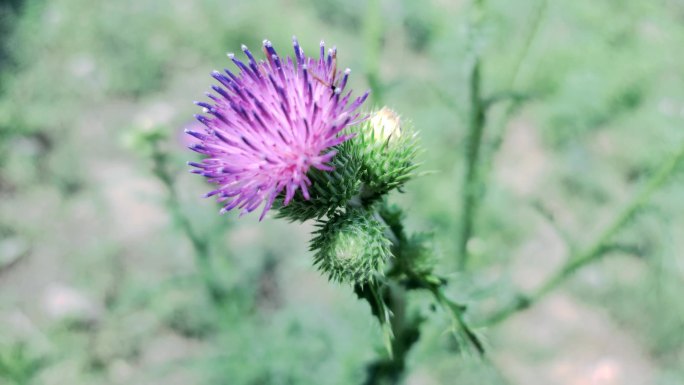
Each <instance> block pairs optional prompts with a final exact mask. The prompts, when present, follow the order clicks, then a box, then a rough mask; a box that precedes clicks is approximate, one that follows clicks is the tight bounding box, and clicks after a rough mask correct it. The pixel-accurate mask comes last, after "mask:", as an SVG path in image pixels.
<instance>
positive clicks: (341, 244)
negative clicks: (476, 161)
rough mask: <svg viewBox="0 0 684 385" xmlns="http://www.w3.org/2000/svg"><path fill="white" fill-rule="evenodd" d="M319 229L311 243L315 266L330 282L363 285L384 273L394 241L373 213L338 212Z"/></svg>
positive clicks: (363, 211) (362, 211) (359, 211)
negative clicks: (390, 239) (385, 233)
mask: <svg viewBox="0 0 684 385" xmlns="http://www.w3.org/2000/svg"><path fill="white" fill-rule="evenodd" d="M319 226H320V228H319V229H318V230H316V232H315V233H314V234H315V237H314V238H313V239H312V240H311V250H312V251H315V252H316V253H315V255H314V265H316V267H318V269H319V270H321V271H323V272H325V273H326V274H327V275H328V278H330V280H332V281H336V282H340V283H342V282H345V283H352V284H361V285H363V284H366V283H369V282H372V281H373V280H375V278H376V277H377V276H379V275H382V274H384V272H383V270H384V266H385V262H386V261H387V260H388V259H389V258H390V256H391V252H390V243H391V242H390V241H389V240H388V239H387V238H386V237H385V235H384V231H385V226H384V225H383V224H381V223H380V222H378V220H376V219H375V218H373V216H372V214H371V213H370V212H368V211H365V210H350V211H349V212H347V213H337V214H336V215H334V216H333V217H332V218H330V220H329V221H327V222H326V223H319Z"/></svg>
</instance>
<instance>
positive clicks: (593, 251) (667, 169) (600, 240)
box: [484, 146, 684, 326]
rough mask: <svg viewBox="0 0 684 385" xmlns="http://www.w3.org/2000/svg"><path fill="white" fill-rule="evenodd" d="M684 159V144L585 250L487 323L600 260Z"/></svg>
mask: <svg viewBox="0 0 684 385" xmlns="http://www.w3.org/2000/svg"><path fill="white" fill-rule="evenodd" d="M682 161H684V146H682V147H681V148H680V149H679V151H678V152H676V153H675V154H673V155H672V156H671V157H670V158H668V159H667V160H666V161H665V162H663V164H662V165H661V166H660V168H659V169H658V170H657V172H656V173H655V175H653V177H652V178H651V179H650V180H649V181H648V183H646V185H645V186H644V188H643V190H641V192H640V193H639V194H637V195H635V196H634V197H633V198H632V199H631V200H630V201H629V202H628V203H627V204H626V205H625V206H624V207H623V208H622V210H621V211H620V212H619V214H618V215H617V216H616V217H615V219H614V220H613V221H612V222H611V223H610V225H609V226H608V227H606V228H605V229H604V230H603V231H602V232H601V233H600V235H599V236H598V237H597V238H596V239H595V240H594V241H593V242H592V243H591V245H590V246H589V247H588V248H587V249H585V250H584V251H582V252H579V253H577V254H575V255H573V256H571V257H570V258H569V259H568V261H567V262H566V263H565V264H564V265H563V266H562V267H561V268H560V269H558V270H557V271H556V272H555V273H554V274H553V275H552V276H551V277H549V278H548V279H547V280H546V281H545V282H544V283H543V284H542V285H541V286H540V287H539V288H538V289H536V290H535V291H533V292H532V293H530V294H527V295H519V296H518V297H517V298H516V299H515V300H514V301H513V302H512V303H511V304H510V305H509V306H507V307H505V308H503V309H501V310H500V311H498V312H496V313H494V314H493V315H492V316H490V317H489V318H488V319H487V320H486V321H485V322H484V324H485V325H488V326H489V325H494V324H497V323H499V322H501V321H503V320H505V319H507V318H508V317H510V316H511V315H513V314H515V313H517V312H519V311H521V310H524V309H527V308H528V307H530V306H532V305H534V304H535V303H537V302H539V301H540V300H541V299H542V298H544V297H545V296H546V295H547V294H548V293H550V292H551V291H553V290H554V289H555V288H557V287H558V286H560V285H561V284H562V283H563V282H565V281H566V280H567V279H568V278H570V277H571V276H572V275H573V274H574V273H575V272H576V271H577V270H578V269H580V268H581V267H583V266H586V265H588V264H590V263H592V262H594V261H596V260H598V259H600V258H601V257H602V256H603V255H604V254H605V253H606V251H608V250H610V247H611V242H612V239H613V237H614V236H615V235H616V234H617V233H618V232H619V231H620V230H621V229H622V228H623V227H624V226H625V225H626V224H627V223H629V222H630V221H631V220H632V218H633V217H634V216H635V215H636V214H637V212H638V211H639V210H640V209H641V208H642V207H643V206H644V205H646V204H647V203H648V202H649V200H650V198H651V196H652V195H653V193H655V192H656V191H657V190H658V189H659V188H661V187H662V186H663V184H665V182H666V181H667V180H668V179H669V178H670V176H672V174H673V173H674V172H675V171H676V170H677V167H678V165H679V164H680V163H682Z"/></svg>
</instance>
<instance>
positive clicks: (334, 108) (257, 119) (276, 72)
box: [186, 38, 368, 220]
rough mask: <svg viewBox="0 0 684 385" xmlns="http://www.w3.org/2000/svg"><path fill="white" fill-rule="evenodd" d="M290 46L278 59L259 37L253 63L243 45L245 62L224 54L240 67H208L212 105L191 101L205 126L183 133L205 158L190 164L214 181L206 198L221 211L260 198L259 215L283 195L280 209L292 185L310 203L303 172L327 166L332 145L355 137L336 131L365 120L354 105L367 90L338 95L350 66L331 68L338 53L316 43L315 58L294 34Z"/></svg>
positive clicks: (247, 208)
mask: <svg viewBox="0 0 684 385" xmlns="http://www.w3.org/2000/svg"><path fill="white" fill-rule="evenodd" d="M293 46H294V58H291V57H288V58H286V59H281V58H280V57H279V56H278V54H277V53H276V51H275V49H274V48H273V46H272V45H271V42H270V41H268V40H264V42H263V51H264V54H265V55H266V59H267V60H266V61H263V60H260V61H257V60H256V59H255V58H254V56H253V55H252V53H251V52H250V51H249V50H248V49H247V47H246V46H244V45H243V46H242V51H243V52H244V54H245V55H246V56H247V59H248V61H247V63H243V62H242V61H240V60H239V59H237V58H236V57H235V55H233V54H228V57H229V58H230V59H231V60H232V61H233V63H235V65H236V66H237V67H238V68H239V72H238V73H237V74H234V73H232V72H231V71H229V70H227V69H226V70H224V73H220V72H218V71H214V73H213V74H212V76H213V77H214V78H215V79H216V80H218V82H219V83H220V85H219V86H212V89H213V90H214V92H215V94H207V96H208V97H209V98H210V99H211V100H212V103H204V102H196V104H197V105H199V106H200V107H203V108H204V113H205V115H196V118H197V120H198V121H200V122H201V123H202V124H204V126H205V129H204V132H196V131H191V130H188V131H186V133H187V134H189V135H192V136H194V137H196V138H197V139H199V141H200V142H199V143H196V144H194V145H192V146H190V149H192V150H194V151H196V152H198V153H200V154H203V155H206V158H204V159H203V160H202V161H201V162H199V163H197V162H189V163H188V164H189V165H190V166H193V167H195V169H194V170H192V172H193V173H196V174H200V175H203V176H205V177H207V178H208V180H209V182H211V183H214V184H217V185H218V188H217V189H215V190H213V191H211V192H209V193H207V194H206V195H205V196H206V197H210V196H217V200H218V201H219V202H222V203H223V204H224V206H223V208H222V209H221V212H222V213H223V212H226V211H229V210H232V209H234V208H239V209H242V214H245V213H249V212H251V211H253V210H255V209H256V208H257V207H259V206H260V205H261V204H262V203H263V204H264V208H263V211H262V213H261V216H260V220H261V219H263V217H264V215H265V214H266V212H267V211H268V210H269V209H270V208H271V206H272V205H273V202H274V201H275V199H276V198H277V197H278V196H279V195H281V194H283V195H284V199H283V204H284V205H285V206H287V204H289V203H290V201H291V200H292V198H293V197H294V195H295V192H296V191H297V190H299V191H301V195H302V196H303V197H304V199H307V200H308V199H309V190H308V187H309V186H310V185H311V180H310V179H309V178H308V177H307V172H308V171H309V169H310V168H311V167H313V168H316V169H318V170H322V171H332V170H333V167H332V166H331V165H330V162H331V160H332V159H333V157H334V156H335V153H336V152H335V150H334V149H333V147H334V146H336V145H338V144H340V143H342V142H344V141H346V140H347V139H349V138H351V137H352V136H353V135H352V134H344V133H342V131H343V130H344V129H345V128H346V127H348V126H351V125H354V124H356V123H358V122H360V121H361V120H363V118H362V117H360V113H359V112H357V110H358V108H359V107H360V106H361V104H362V103H363V102H364V101H365V100H366V97H367V96H368V92H366V93H364V94H363V95H362V96H360V97H358V98H356V99H355V100H353V101H352V99H351V91H349V92H347V93H346V94H343V91H344V89H345V86H346V85H347V80H348V77H349V73H350V70H349V69H346V70H345V71H339V70H338V69H337V50H336V49H335V48H334V47H333V48H331V49H329V50H328V51H327V55H326V50H325V45H324V43H323V42H321V46H320V56H319V57H318V58H317V59H314V58H310V57H306V56H304V51H303V49H302V48H301V47H300V46H299V43H298V42H297V39H296V38H293Z"/></svg>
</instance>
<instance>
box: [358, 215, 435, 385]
mask: <svg viewBox="0 0 684 385" xmlns="http://www.w3.org/2000/svg"><path fill="white" fill-rule="evenodd" d="M376 217H377V218H378V219H379V220H381V221H383V222H385V224H386V225H387V226H388V237H389V238H390V239H391V240H392V243H393V252H394V253H395V255H396V256H397V258H396V263H395V266H394V269H397V268H398V269H401V268H402V267H401V263H400V257H401V256H400V253H401V250H402V248H403V247H405V246H406V242H408V238H407V237H406V234H405V233H404V229H403V226H402V224H401V222H400V221H399V220H398V219H397V220H394V221H389V220H387V218H385V217H383V216H382V214H380V213H376ZM355 291H356V293H357V295H358V296H359V297H362V298H365V299H366V300H367V301H368V303H369V305H370V306H371V310H372V312H373V314H374V315H375V316H376V317H377V318H378V320H379V321H380V323H381V324H382V325H385V326H386V327H387V326H388V327H389V330H386V331H385V334H386V336H385V338H386V339H387V340H388V341H387V343H388V357H384V358H380V359H377V360H375V361H373V362H372V363H371V364H369V365H368V368H367V373H368V376H367V378H366V381H365V382H364V385H394V384H398V383H399V382H400V381H401V378H402V376H403V374H404V371H405V369H406V357H407V355H408V353H409V351H410V350H411V348H412V347H413V345H414V344H415V343H416V342H417V341H418V338H419V336H420V323H421V321H422V320H421V319H420V318H419V317H417V316H411V315H410V314H408V313H407V289H406V288H404V287H402V285H401V284H400V283H399V282H398V281H397V280H396V279H395V278H394V277H391V276H388V277H386V279H385V280H383V281H380V282H377V283H376V284H374V285H372V286H371V287H359V286H358V285H357V286H356V288H355Z"/></svg>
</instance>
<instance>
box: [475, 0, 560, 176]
mask: <svg viewBox="0 0 684 385" xmlns="http://www.w3.org/2000/svg"><path fill="white" fill-rule="evenodd" d="M547 8H548V0H540V1H539V5H538V6H537V9H536V11H535V13H534V16H533V19H532V27H531V28H530V30H529V31H528V33H527V36H526V38H525V41H524V43H523V47H522V50H521V51H520V54H519V55H518V59H517V60H516V62H515V65H514V66H513V71H512V72H511V76H510V78H509V80H508V82H507V83H506V86H505V88H504V93H510V94H511V96H512V97H510V98H508V100H506V102H507V104H506V107H505V109H504V112H503V114H502V115H501V118H499V120H498V121H497V122H496V124H495V127H494V129H492V136H493V139H492V142H491V145H490V149H489V154H488V156H487V161H486V162H485V165H484V167H483V170H482V180H487V175H489V173H490V171H491V169H492V164H493V161H494V156H495V155H496V153H498V152H499V149H500V148H501V145H502V144H503V141H504V137H505V135H506V127H507V126H508V122H509V121H510V120H511V118H512V117H513V115H515V113H516V112H517V111H518V108H519V107H520V105H521V104H522V103H523V102H524V101H525V100H527V99H529V95H527V94H520V93H519V92H517V91H516V90H517V89H518V87H520V84H519V83H520V76H521V74H522V72H523V71H522V69H523V68H524V67H525V65H524V64H525V63H526V62H527V59H528V56H529V53H530V49H531V48H532V44H533V43H534V41H535V40H536V37H537V35H538V34H539V31H540V30H541V26H542V21H543V20H544V16H545V15H546V9H547ZM521 96H522V97H521ZM490 104H492V103H490Z"/></svg>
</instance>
